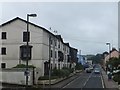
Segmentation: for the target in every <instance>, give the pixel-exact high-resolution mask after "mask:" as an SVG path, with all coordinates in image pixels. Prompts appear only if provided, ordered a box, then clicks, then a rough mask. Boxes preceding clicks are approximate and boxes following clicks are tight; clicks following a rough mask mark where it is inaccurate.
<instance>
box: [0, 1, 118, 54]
mask: <svg viewBox="0 0 120 90" xmlns="http://www.w3.org/2000/svg"><path fill="white" fill-rule="evenodd" d="M27 13H36V14H37V17H36V18H30V21H31V22H33V23H35V24H37V25H40V26H43V27H44V28H46V29H48V30H49V28H50V27H51V28H52V31H51V32H53V31H54V30H55V31H57V32H58V33H57V34H60V35H62V37H63V40H64V41H65V42H69V43H70V45H71V46H72V47H75V48H77V49H78V50H81V51H82V54H96V53H103V52H104V51H108V46H107V45H106V42H110V43H111V45H112V46H113V47H115V48H118V3H117V2H26V3H25V2H16V3H15V2H11V3H2V18H1V20H2V21H1V22H0V23H4V22H6V21H9V20H11V19H13V18H15V17H20V18H22V19H25V20H26V14H27Z"/></svg>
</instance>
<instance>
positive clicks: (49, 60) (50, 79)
mask: <svg viewBox="0 0 120 90" xmlns="http://www.w3.org/2000/svg"><path fill="white" fill-rule="evenodd" d="M49 88H51V36H49Z"/></svg>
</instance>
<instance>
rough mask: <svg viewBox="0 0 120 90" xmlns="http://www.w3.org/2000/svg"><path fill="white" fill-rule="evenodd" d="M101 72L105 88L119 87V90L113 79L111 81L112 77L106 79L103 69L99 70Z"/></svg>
mask: <svg viewBox="0 0 120 90" xmlns="http://www.w3.org/2000/svg"><path fill="white" fill-rule="evenodd" d="M101 73H102V76H103V81H104V86H105V88H119V90H120V87H119V85H118V84H117V83H116V82H115V81H113V80H112V79H111V80H108V76H107V74H106V72H105V71H104V70H103V69H102V70H101Z"/></svg>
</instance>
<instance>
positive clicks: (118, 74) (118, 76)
mask: <svg viewBox="0 0 120 90" xmlns="http://www.w3.org/2000/svg"><path fill="white" fill-rule="evenodd" d="M113 80H114V81H115V82H118V84H120V73H117V74H115V75H114V76H113Z"/></svg>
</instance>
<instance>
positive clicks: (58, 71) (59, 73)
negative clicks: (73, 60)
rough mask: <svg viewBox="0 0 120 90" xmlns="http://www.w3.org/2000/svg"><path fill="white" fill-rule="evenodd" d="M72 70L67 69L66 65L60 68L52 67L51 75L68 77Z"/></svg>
mask: <svg viewBox="0 0 120 90" xmlns="http://www.w3.org/2000/svg"><path fill="white" fill-rule="evenodd" d="M72 72H73V69H69V68H66V67H63V68H62V69H56V68H54V69H53V71H52V76H58V77H68V76H69V75H70V73H72Z"/></svg>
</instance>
